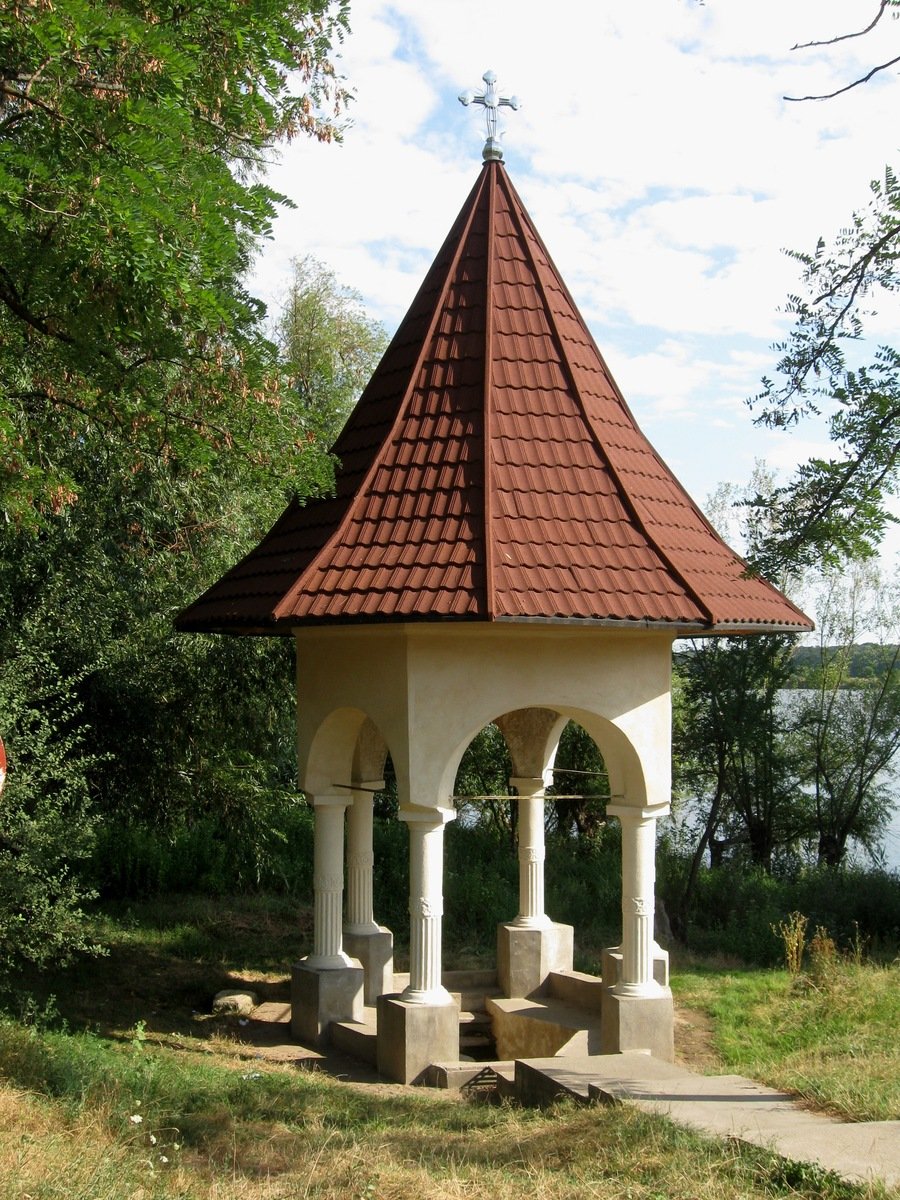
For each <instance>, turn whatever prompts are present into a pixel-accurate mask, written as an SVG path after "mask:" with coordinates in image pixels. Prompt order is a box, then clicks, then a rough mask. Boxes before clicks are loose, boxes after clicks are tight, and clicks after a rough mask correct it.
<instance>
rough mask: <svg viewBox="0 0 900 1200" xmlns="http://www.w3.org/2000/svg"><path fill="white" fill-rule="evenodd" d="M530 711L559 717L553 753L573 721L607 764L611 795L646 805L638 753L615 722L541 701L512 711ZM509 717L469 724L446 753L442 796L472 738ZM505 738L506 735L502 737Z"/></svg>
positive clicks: (447, 791) (449, 788)
mask: <svg viewBox="0 0 900 1200" xmlns="http://www.w3.org/2000/svg"><path fill="white" fill-rule="evenodd" d="M533 709H541V710H545V711H549V712H552V713H555V714H557V716H558V717H559V721H558V722H557V723H555V724H554V726H553V732H552V735H551V736H553V737H555V744H554V746H553V753H554V754H555V749H556V745H558V743H559V734H561V732H562V729H563V727H564V726H565V723H566V722H567V721H570V720H571V721H576V722H577V723H578V724H579V725H580V726H581V727H582V728H583V729H584V730H585V732H586V733H588V734H589V735H590V737H592V738H593V740H594V741H595V742H596V743H597V747H598V748H599V750H600V753H601V754H602V756H603V761H604V762H605V764H606V769H607V771H608V772H609V785H610V793H611V795H612V796H614V797H616V798H617V799H619V800H620V801H624V802H625V803H628V804H633V805H635V806H637V807H640V806H642V805H644V804H646V802H647V786H646V781H645V775H644V769H643V765H642V763H641V758H640V754H639V753H638V750H637V749H636V747H635V746H634V745H633V743H632V741H631V739H630V738H629V737H628V735H627V734H626V733H625V732H624V731H623V730H622V729H620V728H619V726H618V725H617V724H616V723H615V722H614V721H612V720H610V718H609V717H605V716H603V715H602V714H600V713H596V712H590V711H588V710H587V709H582V708H572V707H570V706H568V705H559V706H557V705H554V704H551V703H543V702H541V703H538V704H535V705H533V706H530V708H529V709H528V710H513V711H532V710H533ZM510 715H511V714H510V713H499V714H496V715H494V716H493V717H492V718H489V719H488V720H487V721H478V718H477V717H476V718H475V719H474V720H473V721H472V722H471V724H470V726H469V729H468V732H467V733H466V735H465V736H464V737H463V738H461V739H460V740H459V741H458V742H457V744H456V745H455V746H454V747H453V749H452V750H450V751H449V752H448V754H447V757H446V762H445V764H444V767H443V770H442V773H441V777H440V794H441V795H442V796H443V797H449V796H451V795H452V794H453V786H454V782H455V780H456V774H457V771H458V770H459V764H460V762H461V761H462V757H463V754H464V753H465V752H466V749H467V747H468V746H469V744H470V742H471V741H472V739H473V738H474V737H476V736H477V734H478V733H479V732H480V731H481V730H482V729H483V728H484V727H485V726H486V725H489V724H495V725H497V726H498V728H500V729H501V732H502V731H503V723H504V718H506V717H508V716H510ZM475 721H478V723H477V724H476V723H475ZM557 727H558V732H557ZM504 736H506V735H505V734H504ZM506 740H507V745H509V738H508V737H507V739H506ZM548 745H549V738H548V741H547V742H546V743H545V745H544V747H543V753H544V754H546V753H547V747H548ZM549 765H552V758H551V759H550V760H549V761H547V762H545V763H544V767H543V769H547V767H548V766H549Z"/></svg>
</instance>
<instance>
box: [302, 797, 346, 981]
mask: <svg viewBox="0 0 900 1200" xmlns="http://www.w3.org/2000/svg"><path fill="white" fill-rule="evenodd" d="M347 801H348V797H347V796H331V795H320V796H314V797H313V806H314V809H315V831H314V837H315V848H314V851H313V896H314V916H313V952H312V954H310V955H309V956H308V957H307V958H306V959H305V960H304V961H305V964H306V966H307V967H315V968H321V969H328V968H333V967H346V966H350V965H351V960H350V958H348V956H347V955H346V954H345V953H344V951H343V939H342V932H341V926H342V912H343V904H344V812H345V810H346V808H347Z"/></svg>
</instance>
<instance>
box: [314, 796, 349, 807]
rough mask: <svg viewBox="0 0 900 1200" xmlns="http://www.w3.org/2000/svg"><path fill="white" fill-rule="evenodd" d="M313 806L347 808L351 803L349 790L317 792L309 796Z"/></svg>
mask: <svg viewBox="0 0 900 1200" xmlns="http://www.w3.org/2000/svg"><path fill="white" fill-rule="evenodd" d="M308 799H309V800H311V801H312V806H313V808H346V807H347V805H348V804H349V803H350V793H349V792H316V793H314V794H313V795H310V796H309V797H308Z"/></svg>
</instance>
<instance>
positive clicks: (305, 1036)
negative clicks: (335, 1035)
mask: <svg viewBox="0 0 900 1200" xmlns="http://www.w3.org/2000/svg"><path fill="white" fill-rule="evenodd" d="M363 983H364V972H363V969H362V967H361V966H360V965H359V963H353V964H351V965H350V966H347V967H333V968H330V969H322V968H318V967H314V966H308V965H307V963H306V961H305V960H304V961H301V962H298V963H294V965H293V967H292V968H291V1036H292V1037H293V1038H296V1040H297V1041H298V1042H302V1043H303V1045H304V1046H311V1047H313V1048H314V1049H319V1048H321V1047H323V1046H325V1045H327V1043H328V1026H329V1025H330V1024H331V1022H332V1021H362V1019H363Z"/></svg>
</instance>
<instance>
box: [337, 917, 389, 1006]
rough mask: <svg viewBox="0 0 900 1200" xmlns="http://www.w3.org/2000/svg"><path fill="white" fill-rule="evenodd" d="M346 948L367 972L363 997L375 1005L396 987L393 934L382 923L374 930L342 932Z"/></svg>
mask: <svg viewBox="0 0 900 1200" xmlns="http://www.w3.org/2000/svg"><path fill="white" fill-rule="evenodd" d="M343 944H344V949H345V950H346V951H347V953H348V954H350V955H351V956H352V957H353V958H355V959H357V960H358V961H359V963H360V964H361V965H362V968H363V970H364V971H365V973H366V982H365V987H364V990H363V1000H364V1002H365V1003H366V1004H371V1005H374V1004H375V1001H376V1000H377V999H378V997H379V996H383V995H384V994H385V993H386V992H392V991H393V990H394V935H393V934H392V933H391V931H390V930H389V929H385V928H384V927H383V926H379V927H378V929H377V931H376V930H373V931H372V932H371V933H347V932H345V933H344V935H343Z"/></svg>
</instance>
